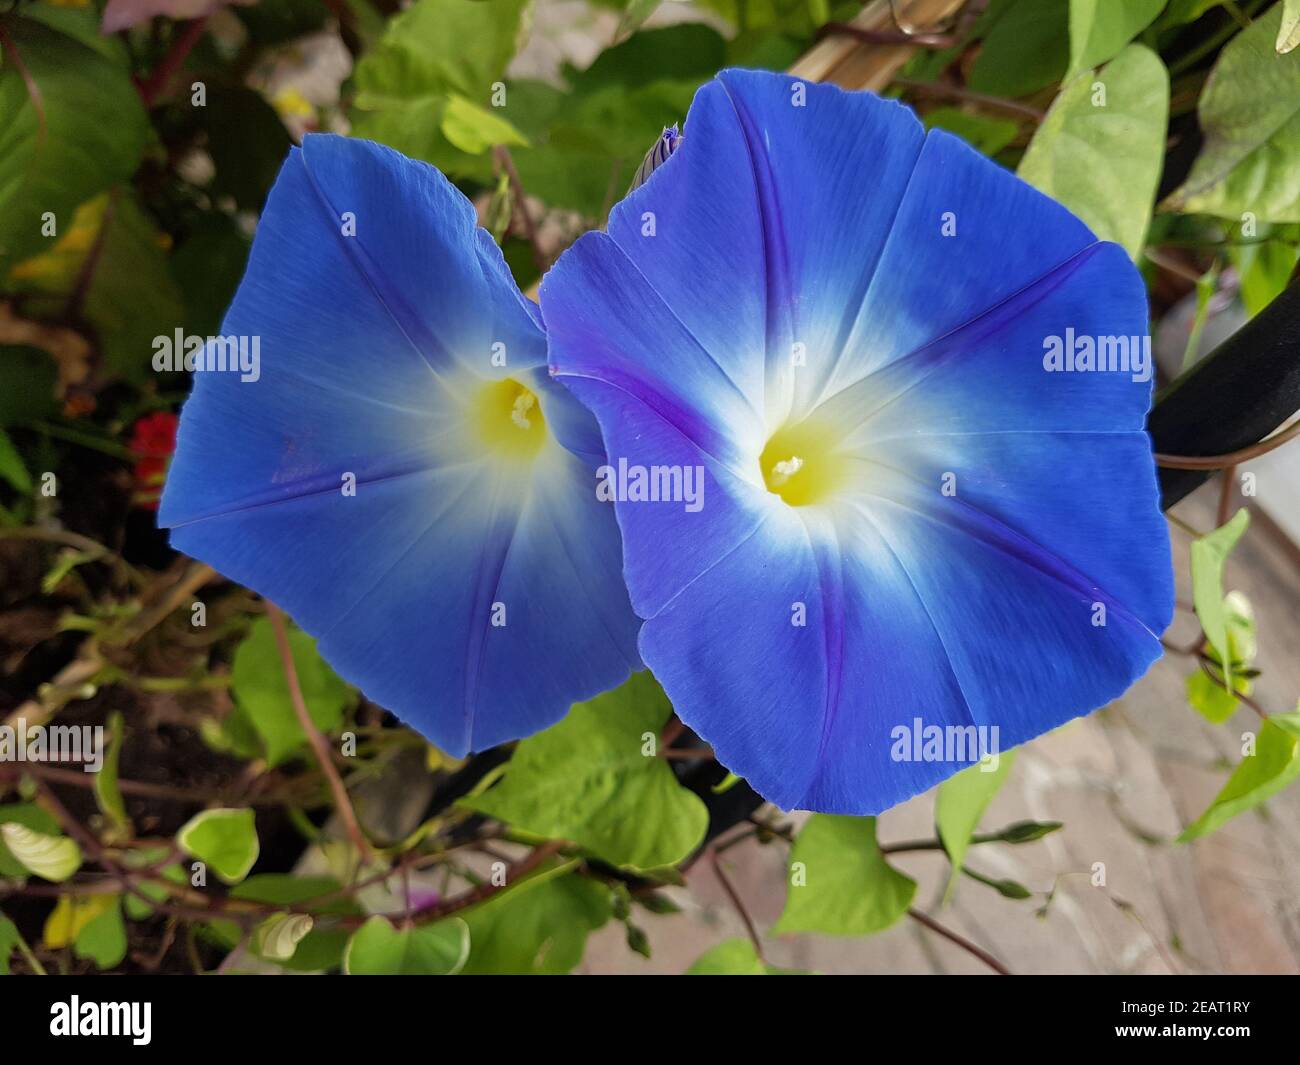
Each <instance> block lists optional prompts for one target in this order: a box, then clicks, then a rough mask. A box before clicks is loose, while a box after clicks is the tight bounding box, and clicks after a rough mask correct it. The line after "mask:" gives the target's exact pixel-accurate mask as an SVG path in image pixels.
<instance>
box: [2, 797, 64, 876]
mask: <svg viewBox="0 0 1300 1065" xmlns="http://www.w3.org/2000/svg"><path fill="white" fill-rule="evenodd" d="M6 823H13V824H18V825H25V826H26V827H27V828H30V829H31V830H32V831H34V832H43V833H44V834H45V835H47V836H57V835H59V822H58V819H57V818H56V817H55V816H54V815H53V814H51V813H49V812H48V811H47V810H44V809H42V808H41V807H39V806H37V805H36V804H35V803H32V802H15V803H5V804H4V805H0V826H3V825H5V824H6ZM27 875H28V870H27V868H26V867H25V866H24V865H23V864H22V862H20V861H19V860H18V859H17V858H15V857H14V856H13V854H12V853H11V852H10V850H9V848H8V847H7V846H5V842H4V833H3V832H0V876H5V877H9V878H10V879H17V878H19V877H24V876H27Z"/></svg>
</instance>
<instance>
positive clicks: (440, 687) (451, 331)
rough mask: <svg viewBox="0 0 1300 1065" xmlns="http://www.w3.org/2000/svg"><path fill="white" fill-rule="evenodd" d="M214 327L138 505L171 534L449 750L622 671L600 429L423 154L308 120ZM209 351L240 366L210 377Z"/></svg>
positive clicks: (491, 739) (624, 637) (623, 626)
mask: <svg viewBox="0 0 1300 1065" xmlns="http://www.w3.org/2000/svg"><path fill="white" fill-rule="evenodd" d="M222 329H223V335H222V338H219V339H218V340H216V341H212V340H209V342H208V344H207V348H206V352H205V357H204V359H203V362H204V364H205V365H208V368H206V369H203V370H201V371H200V372H197V373H196V374H195V378H194V390H193V393H192V395H191V397H190V399H189V401H188V402H187V404H186V405H185V408H184V411H183V413H182V416H181V423H180V433H179V440H178V446H177V451H176V457H175V459H174V461H173V464H172V467H171V471H170V475H169V477H168V480H167V484H166V489H165V491H164V494H163V499H162V504H161V508H160V510H159V522H160V524H162V525H165V526H170V527H171V528H172V530H173V531H172V543H173V544H174V545H175V546H176V547H177V548H178V549H179V550H181V551H184V552H186V553H187V554H190V555H192V556H194V557H195V558H199V559H203V560H204V561H206V562H209V563H210V564H212V565H213V566H214V567H215V568H217V569H218V570H220V571H221V572H222V573H224V574H226V575H227V576H229V577H231V578H233V579H234V580H237V581H239V582H241V583H243V584H245V585H247V586H248V587H250V588H253V589H255V590H256V591H258V592H260V593H262V594H263V595H265V596H267V597H268V598H270V599H272V600H273V601H274V602H276V603H277V604H279V605H280V606H282V607H284V608H285V609H286V610H287V611H289V612H290V613H291V614H292V615H293V616H294V618H296V620H297V621H298V623H299V624H300V625H301V626H302V627H303V628H304V629H306V630H307V631H308V632H309V633H311V634H312V635H314V636H316V637H317V639H318V641H319V648H320V650H321V652H322V654H323V655H324V656H325V658H326V659H327V660H328V661H329V662H330V663H331V664H332V665H333V666H334V667H335V669H337V670H338V672H339V673H340V674H341V675H342V676H343V677H345V678H347V679H348V680H350V681H352V682H353V683H355V684H357V685H358V686H360V687H361V688H362V689H363V690H364V691H365V693H366V694H367V695H368V696H369V697H370V698H372V699H374V700H375V701H377V702H379V703H380V704H382V705H383V706H385V707H387V708H389V709H391V710H392V711H394V712H395V713H396V714H398V715H399V716H400V717H401V718H403V719H404V720H405V721H406V722H408V723H409V724H411V725H413V726H415V727H416V728H418V729H419V730H420V731H421V732H423V733H424V734H425V735H426V736H428V737H429V738H430V739H432V740H433V741H434V742H435V743H436V744H438V746H440V747H442V748H443V749H445V750H447V751H449V752H452V753H454V754H463V753H464V752H466V751H467V750H471V749H481V748H484V747H488V746H491V745H493V744H496V743H500V742H502V741H504V740H510V739H515V738H517V737H519V736H523V735H527V734H529V733H532V732H535V731H537V730H538V729H540V728H543V727H545V726H546V725H548V724H551V723H552V722H554V721H556V720H558V719H559V718H560V717H561V716H562V715H563V714H564V713H565V712H566V711H567V710H568V708H569V706H570V704H571V703H573V702H574V701H576V700H580V699H584V698H588V697H590V696H592V695H595V694H597V693H599V692H602V691H605V690H606V689H608V688H610V687H612V686H614V685H616V684H618V683H620V682H621V681H622V680H623V679H624V678H626V677H627V675H628V673H629V671H631V670H632V669H634V668H639V660H638V658H637V653H636V629H637V624H638V622H637V620H636V618H635V616H634V615H633V614H632V611H631V609H630V606H629V604H628V598H627V592H626V589H625V588H624V585H623V582H622V577H621V573H620V566H621V556H620V550H619V541H618V529H617V526H616V524H615V520H614V514H613V512H612V509H611V508H610V507H609V506H607V505H605V504H602V503H601V502H600V501H599V500H597V499H596V497H595V492H594V490H593V487H592V486H593V484H594V483H595V473H594V471H595V469H596V468H597V467H598V466H599V465H600V464H601V463H603V461H604V458H603V447H602V445H601V441H600V433H599V430H598V428H597V427H596V425H595V422H594V421H593V420H592V418H591V416H590V415H589V414H588V413H587V411H585V410H584V409H583V408H582V407H581V406H580V405H579V404H578V403H577V402H576V401H575V400H574V399H573V397H572V396H570V395H569V394H568V393H567V392H566V391H565V390H564V389H563V388H562V387H560V386H559V385H557V384H555V383H554V382H552V381H551V380H550V378H549V376H548V374H547V372H546V339H545V336H544V334H543V332H542V330H541V328H540V325H539V320H538V315H537V311H536V307H535V305H534V304H532V303H531V302H530V301H528V300H526V299H525V298H524V297H523V296H522V295H521V294H520V292H519V290H518V288H517V287H516V286H515V283H514V281H513V280H512V279H511V277H510V274H509V272H508V270H507V268H506V266H505V263H504V261H503V260H502V257H501V253H500V251H499V250H498V249H497V247H496V245H495V244H493V242H492V240H491V238H490V237H489V236H488V234H487V233H486V232H484V231H483V230H482V229H479V228H477V227H476V225H475V218H474V211H473V208H472V207H471V205H470V204H469V202H468V201H467V200H466V199H465V197H464V196H463V195H462V194H461V193H460V192H459V191H457V190H456V189H455V188H454V187H453V186H452V185H450V184H449V183H448V182H447V181H446V180H445V179H444V178H443V177H442V175H440V174H439V173H438V172H437V171H436V170H434V169H433V168H432V167H430V166H427V165H425V164H423V163H416V162H413V161H411V160H409V159H406V158H404V157H402V156H400V155H398V154H397V153H396V152H393V151H390V150H389V149H387V148H382V147H380V146H378V145H375V144H371V143H367V142H364V141H358V140H350V139H345V138H340V137H331V136H309V137H308V138H307V139H306V141H305V142H304V144H303V147H302V148H301V150H297V149H295V150H294V152H293V153H292V154H291V156H290V157H289V159H288V161H287V162H286V163H285V165H284V168H283V170H282V171H281V173H280V176H279V179H278V180H277V182H276V185H275V188H274V190H273V191H272V193H271V197H270V200H269V202H268V204H267V208H266V211H265V213H264V214H263V216H262V219H261V221H260V223H259V225H258V230H257V237H256V240H255V242H254V245H253V249H252V255H251V258H250V260H249V265H248V272H247V274H246V275H245V277H244V280H243V282H242V284H241V285H240V287H239V291H238V293H237V294H236V296H235V300H234V303H233V304H232V306H231V308H230V310H229V313H228V315H227V317H226V319H225V322H224V325H223V327H222ZM241 338H242V343H243V347H242V348H239V342H240V340H241ZM223 347H224V353H225V354H226V355H227V356H228V358H227V360H226V361H227V363H228V364H229V363H237V362H238V361H239V360H237V359H235V358H234V357H233V353H234V352H235V351H236V349H238V350H240V351H241V352H242V353H243V354H244V355H246V356H251V354H252V353H253V352H257V354H258V356H259V358H258V359H256V360H254V359H252V358H251V357H249V358H246V359H245V360H244V362H243V363H242V364H241V369H248V368H249V366H250V365H251V364H253V363H256V366H255V368H253V369H251V370H250V371H249V372H240V371H238V370H237V371H231V370H222V369H220V368H219V366H220V359H219V358H218V357H217V356H219V355H220V354H222V353H223V352H222V351H221V350H220V349H222V348H223ZM209 364H211V365H209Z"/></svg>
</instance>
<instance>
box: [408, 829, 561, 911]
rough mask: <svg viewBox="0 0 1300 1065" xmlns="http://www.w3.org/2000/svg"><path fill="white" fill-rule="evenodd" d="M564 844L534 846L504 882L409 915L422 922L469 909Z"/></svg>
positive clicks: (500, 889) (514, 881) (525, 873)
mask: <svg viewBox="0 0 1300 1065" xmlns="http://www.w3.org/2000/svg"><path fill="white" fill-rule="evenodd" d="M564 846H565V842H564V840H562V839H553V840H549V841H548V842H546V843H543V844H542V845H541V846H540V847H534V848H533V851H532V853H531V854H529V855H528V857H527V858H525V859H524V860H523V861H522V862H520V863H519V864H518V865H514V866H512V867H511V869H510V872H509V873H508V874H507V875H506V881H505V883H504V884H493V883H490V882H489V883H485V884H479V885H478V886H477V887H473V888H470V889H469V890H468V891H466V892H463V893H462V894H460V895H456V896H455V897H454V898H450V899H448V900H447V901H446V902H442V903H439V904H437V905H436V906H431V907H429V908H428V909H425V910H421V911H420V912H419V913H418V914H410V915H409V916H412V917H414V916H418V917H419V918H420V920H421V922H422V923H423V922H428V921H437V920H440V919H442V918H443V917H446V916H448V915H449V914H453V913H458V912H459V911H461V910H464V909H468V908H469V907H470V906H474V905H477V904H478V903H480V902H485V901H487V900H488V899H490V898H491V897H492V896H493V895H495V894H496V893H497V892H499V891H504V890H505V889H506V888H508V887H509V886H510V885H511V884H514V883H516V882H518V881H519V880H521V879H523V878H524V877H525V876H527V875H528V874H529V873H531V872H532V871H533V870H534V869H536V868H537V867H538V866H539V865H541V864H542V863H543V862H545V861H546V860H547V859H548V858H551V857H554V856H555V855H557V854H559V853H560V851H561V850H563V849H564Z"/></svg>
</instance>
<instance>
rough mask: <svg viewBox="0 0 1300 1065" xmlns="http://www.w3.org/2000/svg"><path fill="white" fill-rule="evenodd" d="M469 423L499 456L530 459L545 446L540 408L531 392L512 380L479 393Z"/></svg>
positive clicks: (508, 378) (486, 385) (544, 429)
mask: <svg viewBox="0 0 1300 1065" xmlns="http://www.w3.org/2000/svg"><path fill="white" fill-rule="evenodd" d="M471 420H472V422H473V423H474V426H475V428H476V429H477V430H478V434H479V438H480V439H481V440H482V441H483V443H484V445H485V446H486V447H488V448H490V449H491V450H492V451H495V452H497V453H498V454H500V455H505V456H508V457H510V458H517V459H530V458H533V457H534V456H535V455H536V454H537V453H538V452H539V451H540V450H541V449H542V445H544V444H545V443H546V419H545V418H544V417H542V407H541V404H539V403H538V402H537V396H536V395H535V394H534V393H533V392H532V390H531V389H529V388H526V387H525V386H523V385H521V384H520V383H519V382H518V381H516V380H515V379H514V378H513V377H505V378H502V379H501V380H500V381H491V382H489V383H488V384H485V385H484V386H483V387H482V388H481V389H479V392H478V395H477V396H476V397H475V401H474V409H473V412H472V418H471Z"/></svg>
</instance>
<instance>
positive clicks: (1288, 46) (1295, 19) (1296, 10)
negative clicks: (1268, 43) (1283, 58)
mask: <svg viewBox="0 0 1300 1065" xmlns="http://www.w3.org/2000/svg"><path fill="white" fill-rule="evenodd" d="M1298 44H1300V0H1282V23H1281V25H1279V26H1278V29H1277V43H1276V44H1275V45H1274V47H1275V48H1276V49H1277V52H1278V54H1279V55H1286V53H1287V52H1292V51H1295V47H1296V45H1298Z"/></svg>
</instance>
